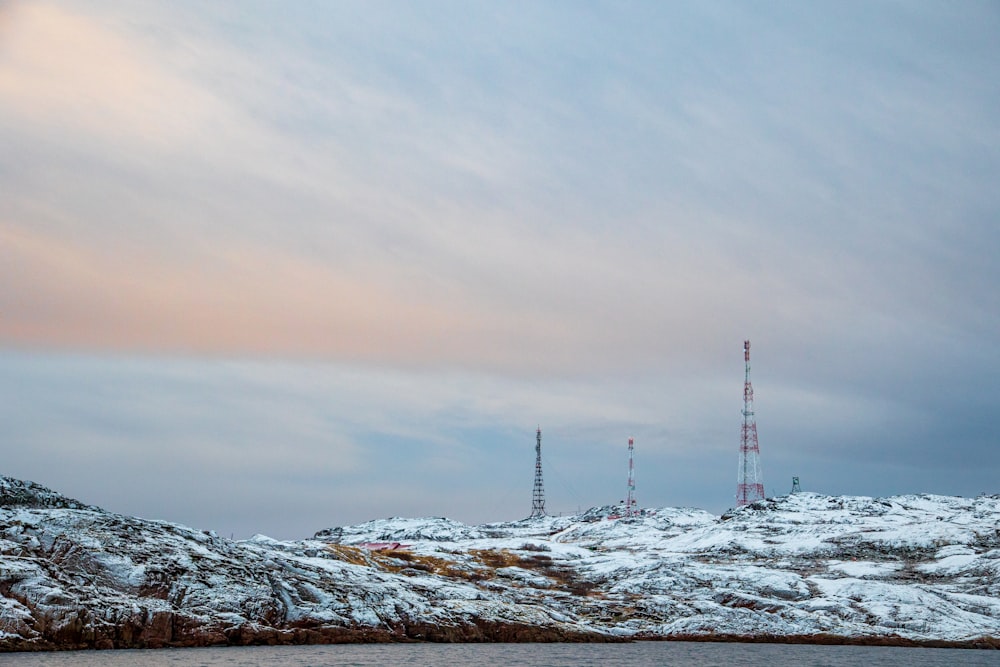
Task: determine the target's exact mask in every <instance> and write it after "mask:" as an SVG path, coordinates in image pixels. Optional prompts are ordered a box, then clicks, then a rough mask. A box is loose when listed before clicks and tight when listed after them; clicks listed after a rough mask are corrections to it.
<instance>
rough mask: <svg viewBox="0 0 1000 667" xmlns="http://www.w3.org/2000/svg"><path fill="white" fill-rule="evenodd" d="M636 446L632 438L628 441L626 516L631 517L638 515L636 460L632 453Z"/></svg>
mask: <svg viewBox="0 0 1000 667" xmlns="http://www.w3.org/2000/svg"><path fill="white" fill-rule="evenodd" d="M634 449H635V445H634V443H633V441H632V438H629V439H628V493H626V495H625V516H627V517H631V516H636V515H637V514H638V510H637V509H636V499H635V459H634V458H633V456H632V453H633V451H634Z"/></svg>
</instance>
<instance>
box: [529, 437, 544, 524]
mask: <svg viewBox="0 0 1000 667" xmlns="http://www.w3.org/2000/svg"><path fill="white" fill-rule="evenodd" d="M540 516H545V488H544V487H543V486H542V428H541V427H538V432H537V433H536V434H535V489H534V491H532V493H531V515H530V516H529V517H528V518H529V519H534V518H536V517H540Z"/></svg>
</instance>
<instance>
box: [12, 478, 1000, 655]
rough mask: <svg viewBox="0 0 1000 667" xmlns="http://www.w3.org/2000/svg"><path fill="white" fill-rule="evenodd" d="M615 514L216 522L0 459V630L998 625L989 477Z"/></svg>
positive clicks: (324, 634) (525, 632)
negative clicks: (255, 530) (146, 507)
mask: <svg viewBox="0 0 1000 667" xmlns="http://www.w3.org/2000/svg"><path fill="white" fill-rule="evenodd" d="M610 513H611V512H610V510H609V509H608V508H604V509H603V510H602V509H595V510H591V511H589V512H587V513H585V514H582V515H580V516H575V517H558V518H557V517H546V518H542V519H534V520H524V521H518V522H511V523H500V524H488V525H483V526H466V525H463V524H460V523H457V522H454V521H449V520H447V519H443V518H442V519H433V518H422V519H401V518H394V519H385V520H377V521H369V522H367V523H365V524H361V525H359V526H345V527H333V528H329V529H325V530H322V531H320V532H318V533H317V534H316V535H315V536H314V537H313V538H312V539H307V540H302V541H294V542H283V541H276V540H272V539H270V538H267V537H264V536H260V535H258V536H255V537H254V538H251V539H249V540H245V541H231V540H226V539H223V538H220V537H218V536H217V535H215V534H213V533H206V532H203V531H199V530H195V529H192V528H187V527H185V526H180V525H176V524H172V523H167V522H162V521H147V520H142V519H136V518H132V517H126V516H121V515H116V514H111V513H108V512H105V511H103V510H101V509H99V508H96V507H92V506H88V505H85V504H83V503H80V502H78V501H74V500H71V499H67V498H64V497H62V496H60V495H59V494H57V493H54V492H52V491H49V490H48V489H45V488H43V487H40V486H38V485H34V484H31V483H29V482H21V481H18V480H14V479H10V478H2V477H0V650H35V649H45V648H86V647H98V648H102V647H103V648H110V647H140V646H150V647H155V646H203V645H213V644H255V643H307V642H310V643H316V642H337V641H393V640H406V639H430V640H436V641H516V640H522V641H528V640H533V641H539V640H548V641H551V640H617V639H629V638H686V639H690V638H702V639H731V638H747V639H766V640H771V641H788V640H792V641H821V642H840V641H850V642H858V643H901V644H903V643H911V642H912V643H922V644H930V645H934V644H949V643H951V644H956V645H969V646H991V647H996V646H1000V497H997V496H981V497H978V498H974V499H966V498H954V497H943V496H926V495H923V496H899V497H893V498H880V499H873V498H858V497H827V496H819V495H815V494H806V493H804V494H796V495H793V496H787V497H783V498H777V499H772V500H767V501H763V502H760V503H757V504H755V505H751V506H748V507H745V508H742V509H739V510H734V511H731V512H729V513H727V514H725V515H723V516H722V517H716V516H713V515H710V514H708V513H706V512H702V511H700V510H693V509H675V508H664V509H657V510H647V511H646V512H645V515H644V516H642V517H640V518H636V519H609V518H607V517H608V515H609V514H610ZM397 544H398V545H401V546H399V547H396V548H392V547H393V546H395V545H397ZM379 549H384V550H379Z"/></svg>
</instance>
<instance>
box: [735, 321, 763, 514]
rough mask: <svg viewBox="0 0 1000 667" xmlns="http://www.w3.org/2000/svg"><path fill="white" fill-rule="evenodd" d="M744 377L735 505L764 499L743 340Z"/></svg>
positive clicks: (747, 346) (747, 354) (747, 356)
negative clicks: (741, 429) (741, 428)
mask: <svg viewBox="0 0 1000 667" xmlns="http://www.w3.org/2000/svg"><path fill="white" fill-rule="evenodd" d="M743 359H744V360H745V361H746V379H745V380H744V381H743V431H742V435H741V437H740V467H739V472H738V473H737V475H736V480H737V482H736V506H737V507H742V506H743V505H749V504H750V503H752V502H755V501H757V500H763V499H764V480H763V479H762V478H761V475H760V446H759V445H758V444H757V420H756V419H755V418H754V416H753V385H752V384H750V341H748V340H745V341H743Z"/></svg>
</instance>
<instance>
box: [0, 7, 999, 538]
mask: <svg viewBox="0 0 1000 667" xmlns="http://www.w3.org/2000/svg"><path fill="white" fill-rule="evenodd" d="M998 34H1000V5H998V4H997V3H996V2H988V1H983V2H976V1H974V0H970V1H969V2H962V3H952V2H943V1H942V2H918V1H915V2H889V1H884V2H883V1H866V2H853V1H846V2H845V1H839V0H838V1H836V2H833V1H829V2H827V1H825V0H821V1H819V2H812V3H800V2H777V1H766V2H757V3H743V2H697V3H695V2H691V3H682V2H672V3H663V2H653V1H648V2H620V1H616V2H576V1H573V2H570V1H557V0H551V1H545V2H534V1H531V2H528V1H526V0H514V1H512V2H465V1H462V2H458V1H445V2H437V1H433V0H427V1H422V2H417V3H413V2H383V1H375V2H370V1H365V2H351V1H348V0H344V1H340V2H336V3H327V2H305V1H303V2H296V3H279V2H250V1H247V2H242V1H241V2H236V1H219V2H213V3H208V4H205V3H200V2H193V1H192V2H184V1H178V2H171V3H159V2H142V1H135V2H110V1H108V2H105V1H103V0H96V1H88V2H48V1H46V0H42V1H40V2H18V1H14V2H12V1H11V0H0V474H3V475H8V476H12V477H15V478H20V479H30V480H33V481H36V482H38V483H40V484H44V485H45V486H49V487H51V488H53V489H55V490H57V491H59V492H62V493H64V494H66V495H68V496H70V497H74V498H77V499H79V500H82V501H84V502H88V503H92V504H96V505H100V506H102V507H104V508H106V509H108V510H111V511H115V512H120V513H123V514H130V515H136V516H142V517H146V518H150V519H164V520H169V521H176V522H179V523H184V524H187V525H191V526H194V527H197V528H202V529H206V530H215V531H217V532H218V533H219V534H221V535H226V536H229V535H232V536H234V537H237V538H245V537H249V536H251V535H253V534H255V533H264V534H267V535H270V536H272V537H276V538H281V539H300V538H306V537H309V536H311V535H312V534H313V533H314V532H316V531H318V530H321V529H324V528H328V527H332V526H337V525H347V524H354V523H360V522H363V521H366V520H369V519H374V518H382V517H388V516H447V517H450V518H452V519H455V520H459V521H463V522H466V523H483V522H490V521H503V520H513V519H519V518H523V517H524V516H527V514H528V513H529V512H530V510H531V492H532V483H533V477H534V456H535V452H534V446H535V429H536V428H538V427H540V428H541V429H542V434H543V447H542V449H543V471H544V475H545V493H546V509H547V510H548V511H549V512H550V513H553V514H559V513H570V512H575V511H577V510H578V509H586V508H589V507H592V506H599V505H605V504H609V503H615V502H618V501H619V500H621V499H622V498H623V497H624V495H625V491H626V482H627V442H628V438H629V437H634V438H635V443H636V444H635V461H636V463H635V465H636V496H637V498H638V502H639V504H640V505H642V506H645V507H664V506H693V507H701V508H703V509H706V510H709V511H711V512H715V513H721V512H724V511H725V510H726V509H727V508H729V507H731V506H732V505H733V504H734V502H735V492H736V472H737V467H738V449H739V434H740V427H741V425H742V416H741V414H740V413H741V410H742V409H743V402H742V401H743V381H744V360H743V341H744V340H745V339H749V340H750V341H751V344H752V347H751V363H752V370H751V378H752V380H753V383H754V389H755V398H756V401H755V405H754V408H755V413H756V420H757V428H758V433H759V442H760V452H761V455H760V460H761V468H762V474H763V480H764V485H765V489H766V492H767V495H769V496H775V495H783V494H785V493H787V492H788V491H789V490H790V488H791V478H792V476H798V477H799V478H800V480H801V484H802V487H803V489H805V490H809V491H816V492H820V493H827V494H855V495H868V496H888V495H895V494H903V493H938V494H954V495H966V496H972V495H976V494H979V493H982V492H987V493H998V492H1000V488H998V482H997V480H998V479H1000V456H998V452H997V449H998V444H1000V441H998V435H997V433H998V431H997V428H996V421H995V420H996V416H997V415H998V414H1000V351H998V347H1000V260H998V258H1000V187H998V186H997V184H998V183H1000V113H998V112H997V110H998V109H1000V76H998V75H997V72H998V67H1000V41H998V40H997V39H996V35H998Z"/></svg>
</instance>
